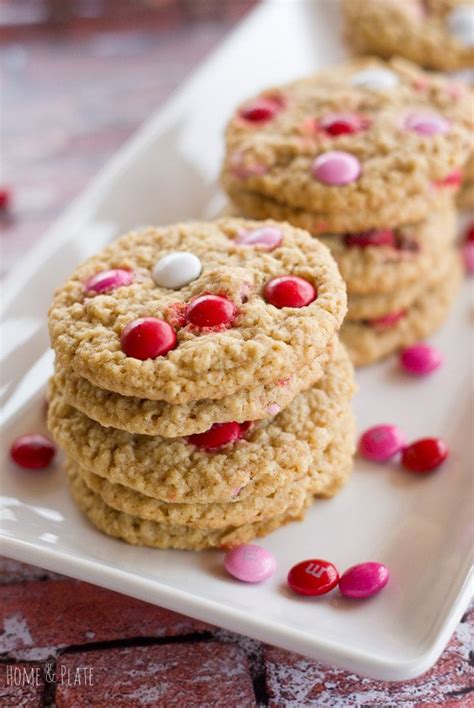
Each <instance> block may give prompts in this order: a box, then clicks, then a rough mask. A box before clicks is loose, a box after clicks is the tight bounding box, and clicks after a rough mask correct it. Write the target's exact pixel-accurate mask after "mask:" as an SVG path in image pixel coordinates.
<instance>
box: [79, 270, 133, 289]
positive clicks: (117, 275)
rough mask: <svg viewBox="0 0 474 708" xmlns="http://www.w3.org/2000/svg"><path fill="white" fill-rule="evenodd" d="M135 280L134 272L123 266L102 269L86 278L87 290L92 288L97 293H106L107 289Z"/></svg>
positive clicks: (119, 286) (128, 283)
mask: <svg viewBox="0 0 474 708" xmlns="http://www.w3.org/2000/svg"><path fill="white" fill-rule="evenodd" d="M132 282H133V273H132V272H131V271H130V270H124V269H123V268H114V269H112V270H102V271H101V272H100V273H96V274H95V275H93V276H92V278H89V280H86V282H85V283H84V288H85V290H88V291H89V290H92V291H93V292H95V293H104V292H106V291H107V290H115V288H121V287H122V286H124V285H130V283H132Z"/></svg>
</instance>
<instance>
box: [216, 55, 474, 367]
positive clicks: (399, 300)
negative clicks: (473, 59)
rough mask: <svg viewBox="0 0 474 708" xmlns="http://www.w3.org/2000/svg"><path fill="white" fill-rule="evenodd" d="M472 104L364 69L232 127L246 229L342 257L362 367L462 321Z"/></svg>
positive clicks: (287, 92)
mask: <svg viewBox="0 0 474 708" xmlns="http://www.w3.org/2000/svg"><path fill="white" fill-rule="evenodd" d="M471 105H472V104H471V96H470V94H469V92H468V91H467V89H466V90H464V91H463V90H462V89H460V88H459V86H457V85H456V86H455V87H453V86H452V85H451V84H450V82H449V81H447V80H446V79H444V78H442V77H439V76H434V75H430V74H427V73H426V72H423V71H421V70H420V69H418V68H417V67H415V66H414V65H412V64H410V63H409V62H406V61H403V60H392V61H390V62H383V61H380V60H377V59H361V60H355V61H353V62H351V63H349V64H347V65H344V66H341V67H336V68H333V69H329V70H327V71H324V72H321V73H320V74H315V75H313V76H310V77H308V78H305V79H301V80H299V81H296V82H294V83H291V84H288V85H286V86H281V87H277V88H271V89H268V90H266V91H264V92H262V94H260V96H258V97H256V98H254V99H251V100H249V101H247V102H245V103H244V104H243V105H242V106H241V107H240V108H239V109H238V110H237V112H236V114H235V116H234V117H233V118H232V120H231V121H230V123H229V126H228V128H227V132H226V148H227V149H226V156H225V162H224V167H223V171H222V182H223V185H224V188H225V189H226V190H227V192H228V194H229V195H230V197H231V199H232V200H233V202H234V204H235V205H236V206H237V208H239V209H240V211H241V212H242V213H243V214H244V215H245V216H251V217H254V218H266V217H272V218H279V219H287V220H288V221H290V222H292V223H293V224H295V225H297V226H301V227H304V228H306V229H307V230H308V231H310V232H311V233H313V234H315V235H318V236H322V238H323V239H324V241H325V242H326V243H327V245H329V246H330V248H331V249H332V251H333V254H334V256H335V257H336V260H337V261H338V263H339V264H340V267H341V269H342V271H343V276H344V278H345V280H346V283H347V287H348V295H349V314H348V324H347V326H345V327H344V329H343V338H344V341H345V342H346V343H347V344H348V346H349V349H350V352H351V354H352V356H353V360H354V362H355V363H357V364H364V363H369V362H370V361H374V360H375V359H377V358H380V357H381V356H384V355H386V354H388V353H389V352H390V351H392V350H394V349H396V348H397V347H399V346H404V345H407V344H409V343H412V342H413V341H416V340H417V339H419V338H420V337H423V336H426V335H427V334H429V333H430V332H431V331H433V330H434V329H435V328H436V327H437V326H438V325H439V324H440V323H441V321H442V320H443V318H444V316H445V314H446V312H447V310H448V309H449V304H450V302H451V300H452V298H453V296H454V294H455V292H456V286H457V283H458V282H459V277H460V271H459V267H458V263H457V260H456V256H455V255H454V253H453V249H452V241H453V239H454V219H453V196H454V193H455V192H456V190H457V189H458V187H459V182H460V168H461V166H462V165H463V164H464V162H465V161H466V158H467V156H468V155H469V152H470V149H471V145H472V136H471V113H472V111H471ZM440 257H441V258H440ZM400 283H403V287H399V284H400ZM427 313H428V316H427Z"/></svg>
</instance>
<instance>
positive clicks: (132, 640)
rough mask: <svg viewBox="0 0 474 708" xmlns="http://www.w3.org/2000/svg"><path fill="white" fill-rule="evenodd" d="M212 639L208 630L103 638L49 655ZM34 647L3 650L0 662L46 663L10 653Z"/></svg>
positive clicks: (212, 635) (45, 661)
mask: <svg viewBox="0 0 474 708" xmlns="http://www.w3.org/2000/svg"><path fill="white" fill-rule="evenodd" d="M213 639H216V638H215V637H214V634H213V633H212V632H210V631H203V632H192V633H190V634H179V635H177V636H174V637H172V636H170V637H153V636H151V637H124V638H120V639H105V640H104V641H102V642H86V643H84V644H70V645H67V646H62V645H61V646H60V647H59V648H58V649H57V653H55V654H54V655H52V656H51V659H52V660H54V659H55V658H57V657H60V656H62V655H63V654H80V653H81V652H89V651H102V650H107V649H122V648H123V649H127V648H129V647H140V646H143V647H149V646H155V645H156V646H160V645H163V644H197V643H199V642H208V641H212V640H213ZM35 648H38V649H39V648H41V647H21V648H18V649H13V650H12V651H11V652H4V653H3V654H0V664H8V663H13V664H17V663H29V664H38V663H48V661H49V659H46V660H44V662H43V660H42V661H40V662H38V661H35V660H33V659H32V660H26V661H25V660H23V659H15V658H14V657H13V656H12V654H14V653H15V652H17V651H18V652H20V651H27V650H28V649H35Z"/></svg>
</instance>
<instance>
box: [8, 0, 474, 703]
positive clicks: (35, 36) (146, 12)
mask: <svg viewBox="0 0 474 708" xmlns="http://www.w3.org/2000/svg"><path fill="white" fill-rule="evenodd" d="M282 1H283V0H282ZM252 4H253V2H252V0H21V2H20V0H0V10H1V18H2V19H0V24H1V23H2V22H3V26H2V27H1V29H2V65H3V86H2V94H3V107H2V114H3V115H2V131H3V132H2V156H3V159H4V166H5V173H4V175H3V176H2V180H3V181H4V182H6V183H8V185H10V188H11V190H12V199H13V203H12V208H11V209H10V210H9V212H8V213H7V214H6V215H5V214H4V215H3V216H2V217H1V218H2V222H3V223H2V226H3V229H2V235H1V239H2V242H1V245H2V255H3V258H2V268H3V272H6V271H8V270H9V269H10V268H11V266H12V264H14V263H15V262H16V261H17V260H18V259H19V258H21V254H22V253H23V252H24V250H25V249H27V248H29V247H30V246H31V245H32V244H33V243H34V242H35V241H36V240H37V239H39V238H40V237H41V235H42V233H43V232H44V231H45V229H46V228H47V226H48V225H49V224H50V223H51V221H52V220H53V218H55V217H56V216H57V215H58V213H59V212H60V210H61V209H62V208H63V207H64V206H65V205H66V204H67V203H68V201H69V200H70V199H71V198H73V197H74V196H75V195H77V194H78V193H79V191H80V190H81V189H82V188H83V187H84V186H85V184H86V183H87V181H88V180H89V179H90V178H91V177H92V176H93V174H94V173H95V172H96V171H97V170H98V169H99V168H100V167H101V166H102V165H103V164H104V163H105V162H106V160H107V159H108V158H109V157H110V155H111V154H112V153H113V152H114V150H115V149H116V148H117V147H118V146H119V145H120V143H122V142H123V140H124V139H125V138H127V137H128V136H129V135H130V134H131V133H132V132H133V131H134V130H135V128H136V127H137V125H138V124H139V123H140V122H142V121H143V120H144V119H146V117H147V115H148V114H149V112H150V111H151V110H154V109H156V108H157V107H159V105H160V104H161V103H162V102H163V101H164V100H165V99H166V97H167V96H168V95H169V93H170V92H171V90H172V89H173V88H175V86H176V85H178V83H179V82H180V81H182V79H183V78H184V76H185V75H186V74H187V73H188V71H190V70H191V69H192V67H193V66H194V65H195V64H196V63H197V62H198V61H199V60H201V59H202V58H203V56H204V55H205V54H206V53H207V52H208V51H209V49H211V48H212V46H214V45H215V44H216V43H217V41H218V40H219V39H220V38H221V37H222V36H223V35H224V34H225V32H226V31H228V29H229V28H230V27H231V26H232V24H233V23H234V22H235V21H236V20H237V19H238V18H239V17H240V16H241V15H243V14H244V13H245V11H246V10H247V9H248V8H249V7H250V6H251V5H252ZM20 22H21V24H20ZM0 608H1V610H0V611H1V615H2V617H1V619H2V627H3V632H2V634H1V635H0V655H1V656H0V660H1V663H0V706H2V707H3V706H5V708H16V707H17V706H27V707H28V708H30V707H34V706H53V705H56V706H58V707H60V708H81V707H82V706H95V707H97V708H101V707H102V706H103V707H104V708H109V707H110V706H114V705H115V706H127V708H128V707H130V708H133V707H134V706H141V705H148V706H165V707H168V706H177V707H179V708H183V707H184V706H186V708H194V706H196V708H197V707H198V706H199V708H203V707H207V706H212V707H214V706H225V707H226V708H234V707H236V708H237V707H238V708H245V707H246V706H255V705H269V706H272V707H274V708H277V707H278V708H280V707H282V706H283V707H287V706H288V707H290V706H291V708H293V707H299V706H406V707H412V706H413V707H416V706H425V707H429V706H437V705H441V704H443V705H445V706H454V705H456V706H469V705H474V698H473V696H472V693H471V691H472V688H473V685H472V666H473V664H474V662H473V656H472V652H471V653H470V646H471V645H472V639H471V638H470V628H472V620H474V611H471V614H470V615H466V617H464V618H463V621H462V622H461V624H460V625H459V627H458V629H457V631H456V633H455V636H454V637H453V639H452V640H451V642H450V644H449V647H448V648H447V650H446V651H445V652H444V654H443V656H442V658H441V659H440V661H439V662H438V664H437V665H436V667H435V668H434V669H433V670H432V671H430V672H428V673H427V674H425V675H424V676H422V677H421V678H419V679H416V680H415V681H409V682H405V683H401V684H386V683H383V682H379V681H371V680H368V679H361V678H360V677H357V676H355V675H352V674H349V673H347V672H345V671H341V670H338V669H332V668H328V667H325V666H323V665H321V664H319V663H318V662H315V661H310V660H307V659H305V658H303V657H300V656H296V655H294V654H290V653H288V652H286V651H283V650H280V649H275V648H273V647H269V646H265V645H262V644H260V643H259V642H255V641H253V640H250V639H246V638H245V637H241V636H238V635H235V634H232V633H230V632H226V631H224V630H220V629H217V628H215V627H210V626H208V625H205V624H203V623H202V622H197V621H195V620H192V619H190V618H187V617H183V616H180V615H176V614H175V613H172V612H169V611H167V610H164V609H161V608H158V607H155V606H152V605H147V604H146V603H143V602H139V601H137V600H133V599H130V598H127V597H124V596H122V595H118V594H116V593H112V592H109V591H107V590H103V589H101V588H97V587H94V586H91V585H88V584H86V583H80V582H78V581H75V580H70V579H67V578H63V577H61V576H58V575H55V574H53V573H49V572H46V571H43V570H41V569H39V568H33V567H31V566H25V565H22V564H20V563H17V562H15V561H10V560H7V559H3V560H1V561H0ZM13 668H16V670H17V675H19V676H20V677H21V678H22V679H23V680H22V681H20V683H21V685H19V686H16V685H12V674H11V672H12V670H13ZM77 669H79V674H78V673H77ZM87 671H88V672H89V675H88V676H84V675H83V674H84V673H86V672H87ZM9 672H10V673H9ZM81 672H82V674H81ZM90 674H92V678H91V677H90ZM31 675H33V676H34V677H35V680H34V681H33V683H30V684H28V683H27V682H26V677H29V676H31ZM89 679H91V680H89ZM81 681H82V683H81ZM13 683H14V682H13ZM91 683H92V685H90V684H91ZM84 684H85V685H84Z"/></svg>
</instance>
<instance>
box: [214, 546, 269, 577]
mask: <svg viewBox="0 0 474 708" xmlns="http://www.w3.org/2000/svg"><path fill="white" fill-rule="evenodd" d="M224 568H225V569H226V571H227V572H228V573H229V575H232V576H233V577H234V578H237V579H238V580H243V581H244V582H245V583H261V582H262V580H266V579H267V578H269V577H270V576H271V575H273V573H274V572H275V570H276V560H275V556H274V555H273V553H270V551H266V550H265V548H262V547H261V546H256V545H255V544H253V543H245V544H243V545H242V546H239V547H238V548H234V549H233V550H231V551H228V552H227V553H226V555H225V558H224Z"/></svg>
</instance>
